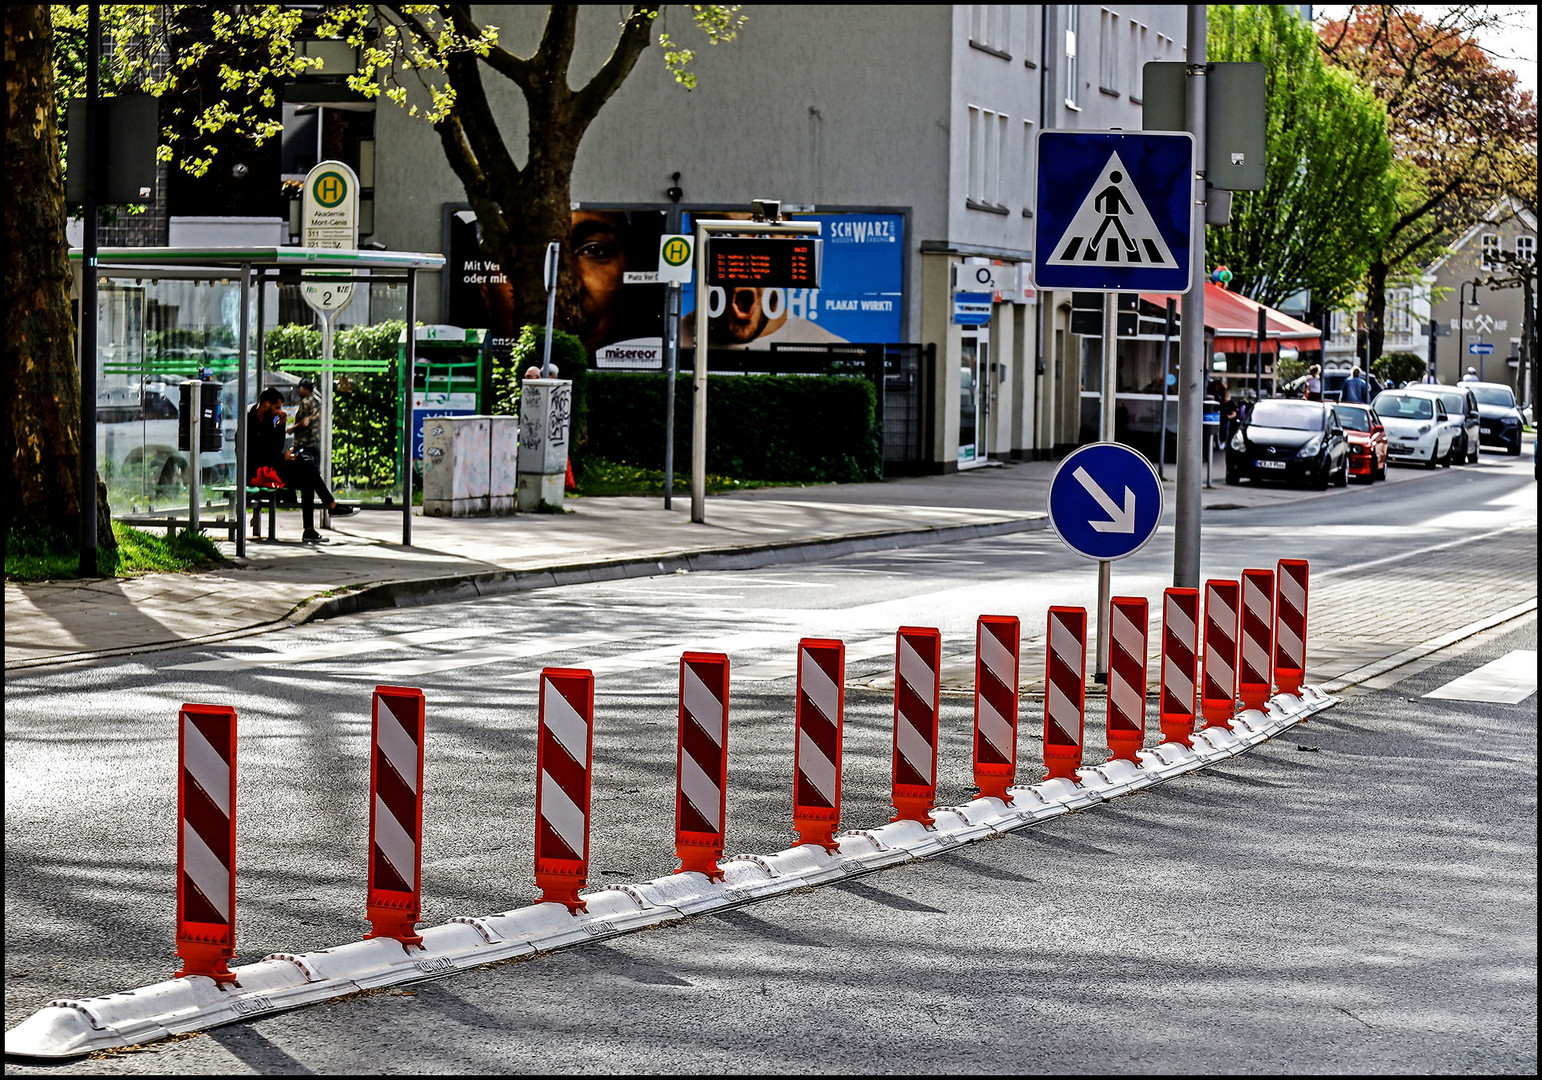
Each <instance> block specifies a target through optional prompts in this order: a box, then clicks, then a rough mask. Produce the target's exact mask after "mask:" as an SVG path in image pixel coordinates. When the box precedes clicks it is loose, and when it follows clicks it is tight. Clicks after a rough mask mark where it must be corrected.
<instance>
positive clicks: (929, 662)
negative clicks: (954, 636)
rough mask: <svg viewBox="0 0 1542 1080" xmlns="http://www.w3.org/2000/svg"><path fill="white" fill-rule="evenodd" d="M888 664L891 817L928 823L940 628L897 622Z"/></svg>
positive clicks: (934, 791)
mask: <svg viewBox="0 0 1542 1080" xmlns="http://www.w3.org/2000/svg"><path fill="white" fill-rule="evenodd" d="M894 667H895V673H894V769H893V782H894V788H893V802H894V808H895V811H896V813H895V816H894V820H895V821H919V822H920V823H921V824H923V825H926V826H927V827H931V821H932V819H931V812H932V807H933V806H935V805H936V803H937V712H938V707H939V704H940V700H941V692H942V679H941V672H942V632H941V631H939V630H936V629H931V628H925V627H915V626H902V627H900V628H899V632H898V633H897V634H896V635H895V647H894Z"/></svg>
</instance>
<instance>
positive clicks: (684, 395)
mask: <svg viewBox="0 0 1542 1080" xmlns="http://www.w3.org/2000/svg"><path fill="white" fill-rule="evenodd" d="M677 378H678V381H677V383H676V385H675V473H676V475H677V476H679V475H684V474H686V473H688V472H689V471H690V460H691V396H692V391H691V376H690V375H680V376H678V377H677ZM664 379H665V377H664V376H663V375H662V374H658V375H655V374H652V373H643V372H621V371H593V372H590V373H589V387H588V390H589V394H588V396H589V439H588V447H587V449H588V451H589V452H590V453H592V454H594V455H596V456H598V457H602V458H608V459H610V460H612V461H624V462H627V463H629V464H632V465H639V466H642V467H644V468H652V469H656V468H660V467H661V466H662V465H663V463H664V388H665V382H664ZM877 400H878V399H877V394H876V393H875V392H874V389H873V384H872V383H870V382H869V381H868V380H866V379H859V378H851V377H848V376H835V375H712V376H709V377H708V379H707V471H708V472H713V473H721V474H723V475H725V476H732V477H736V478H738V479H741V480H778V481H789V482H810V481H812V482H835V483H859V482H862V481H867V480H879V479H882V477H883V445H882V441H881V438H880V432H879V429H878V413H877Z"/></svg>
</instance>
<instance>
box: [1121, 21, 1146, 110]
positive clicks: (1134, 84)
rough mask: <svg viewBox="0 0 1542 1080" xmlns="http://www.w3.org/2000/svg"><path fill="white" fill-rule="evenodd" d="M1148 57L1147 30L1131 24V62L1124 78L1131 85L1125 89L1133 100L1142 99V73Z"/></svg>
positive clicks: (1136, 23)
mask: <svg viewBox="0 0 1542 1080" xmlns="http://www.w3.org/2000/svg"><path fill="white" fill-rule="evenodd" d="M1149 59H1151V57H1149V56H1147V55H1146V28H1145V27H1144V26H1142V25H1141V24H1140V23H1138V22H1135V21H1133V20H1131V22H1130V62H1129V64H1128V65H1127V66H1126V67H1125V73H1124V77H1125V79H1126V80H1127V81H1128V83H1129V85H1128V86H1126V87H1125V93H1127V94H1129V95H1130V96H1131V97H1132V98H1138V97H1140V79H1141V71H1142V69H1143V68H1144V66H1145V63H1146V61H1147V60H1149Z"/></svg>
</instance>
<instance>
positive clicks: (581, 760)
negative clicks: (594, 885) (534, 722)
mask: <svg viewBox="0 0 1542 1080" xmlns="http://www.w3.org/2000/svg"><path fill="white" fill-rule="evenodd" d="M539 709H540V722H539V730H538V733H537V736H536V751H535V757H536V777H537V780H536V789H535V816H536V826H535V828H536V833H535V883H536V886H537V887H538V888H539V889H540V890H541V895H540V897H539V898H538V900H537V903H551V904H562V905H564V906H565V907H567V909H568V910H569V911H575V912H576V911H588V910H589V908H588V905H587V904H585V903H584V901H583V900H581V899H579V896H578V891H579V890H580V889H582V888H583V887H584V885H585V884H586V883H587V881H588V879H589V795H590V775H591V770H592V767H593V757H594V673H593V672H591V671H584V670H580V669H574V668H546V669H544V670H543V671H542V672H541V696H540V706H539Z"/></svg>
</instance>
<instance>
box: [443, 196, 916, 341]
mask: <svg viewBox="0 0 1542 1080" xmlns="http://www.w3.org/2000/svg"><path fill="white" fill-rule="evenodd" d="M445 212H446V214H447V216H448V219H449V221H448V228H447V231H448V234H449V252H448V258H449V266H448V268H447V269H448V272H449V276H450V281H449V289H448V302H447V304H446V320H447V321H448V322H450V323H452V324H454V325H456V326H464V327H486V328H487V329H488V331H489V336H490V337H491V339H492V349H493V353H494V355H495V356H500V357H506V356H507V355H508V353H509V350H510V348H511V347H512V345H513V342H514V338H515V335H516V334H517V333H518V327H516V326H514V324H513V323H514V315H513V304H512V292H511V290H510V287H509V284H508V282H507V280H506V279H505V278H504V276H503V274H502V272H501V271H500V269H499V268H498V264H497V262H496V261H495V260H494V259H493V258H492V257H491V256H490V255H489V254H488V253H487V252H485V251H483V249H482V246H481V242H480V235H479V233H478V231H477V225H476V214H475V213H474V212H473V211H471V210H469V209H465V208H464V207H455V206H447V207H446V211H445ZM694 216H695V215H693V214H691V213H686V214H685V215H684V221H683V225H682V230H681V231H683V232H690V231H692V229H693V227H694ZM700 216H701V217H703V218H710V219H715V220H721V219H725V218H726V219H740V218H743V219H747V218H748V217H749V215H748V214H746V213H743V212H740V211H732V212H722V213H716V212H710V211H701V212H700ZM789 219H790V220H797V221H817V222H819V224H820V226H821V228H820V236H821V238H822V239H823V240H824V262H823V269H822V274H821V281H820V287H819V288H818V289H733V290H725V289H723V288H720V287H718V286H713V287H711V288H709V289H708V290H707V305H708V307H707V314H708V316H709V319H710V322H709V324H708V334H709V341H710V342H711V345H712V347H713V348H714V349H717V348H728V349H769V348H770V347H771V345H772V343H773V342H784V343H799V344H827V343H837V342H899V341H902V340H904V323H903V314H904V311H903V307H904V304H903V300H904V287H905V237H904V223H905V219H904V216H903V215H902V214H868V213H850V214H846V213H825V214H793V215H789ZM667 223H668V214H667V212H666V211H663V210H608V209H604V208H588V207H586V208H583V209H580V210H575V211H573V224H572V229H571V231H570V232H569V234H568V241H567V245H566V246H567V250H568V251H569V252H570V253H571V256H572V260H571V265H572V267H573V271H572V272H574V273H576V274H577V276H578V283H579V306H580V311H581V318H582V321H581V323H580V325H579V327H578V330H577V333H578V336H579V338H580V339H581V340H582V341H583V343H584V348H585V349H587V350H588V352H589V354H590V356H591V357H592V359H593V363H594V365H595V367H597V368H616V369H628V368H629V369H633V370H654V371H657V370H659V369H660V367H661V366H662V357H663V340H662V339H663V334H664V303H665V287H664V286H663V285H659V284H656V283H652V282H639V281H636V280H635V277H636V276H639V275H644V274H648V273H650V272H652V271H656V270H657V269H658V256H659V238H660V237H662V236H663V235H664V232H665V230H666V226H667ZM565 265H567V264H565ZM629 274H630V275H633V277H634V280H633V281H630V282H629V281H628V280H627V277H628V275H629ZM695 309H696V289H695V287H694V285H690V284H688V285H686V286H684V288H683V290H682V297H681V306H680V312H681V320H680V344H681V347H682V348H691V347H693V346H694V345H695V331H696V320H695Z"/></svg>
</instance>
